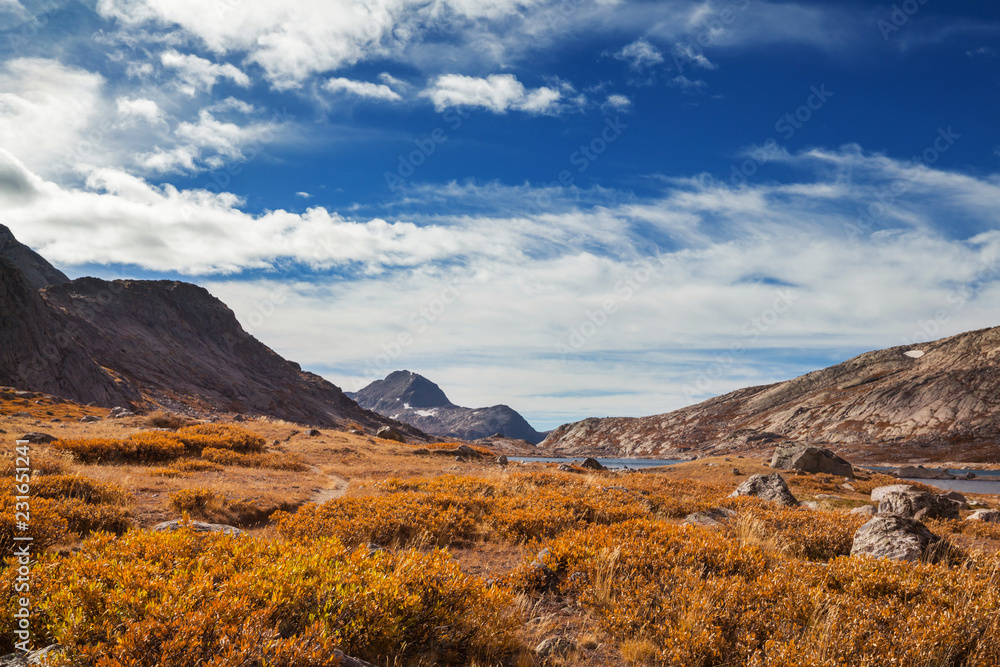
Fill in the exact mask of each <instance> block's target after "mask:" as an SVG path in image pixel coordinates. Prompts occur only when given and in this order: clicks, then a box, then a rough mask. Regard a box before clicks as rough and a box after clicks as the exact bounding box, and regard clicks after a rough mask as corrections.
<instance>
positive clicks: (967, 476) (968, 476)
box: [965, 472, 976, 479]
mask: <svg viewBox="0 0 1000 667" xmlns="http://www.w3.org/2000/svg"><path fill="white" fill-rule="evenodd" d="M975 478H976V473H974V472H967V473H965V479H975Z"/></svg>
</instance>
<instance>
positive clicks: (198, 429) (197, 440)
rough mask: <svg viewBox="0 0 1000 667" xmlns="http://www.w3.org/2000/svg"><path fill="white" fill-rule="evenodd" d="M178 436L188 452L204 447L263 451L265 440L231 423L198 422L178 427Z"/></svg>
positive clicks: (197, 450) (237, 450)
mask: <svg viewBox="0 0 1000 667" xmlns="http://www.w3.org/2000/svg"><path fill="white" fill-rule="evenodd" d="M177 437H178V438H180V439H181V440H182V441H183V442H184V445H185V446H186V447H187V448H188V451H190V452H200V451H201V450H202V449H204V448H206V447H214V448H215V449H231V450H233V451H236V452H263V451H264V448H265V447H266V445H267V442H266V441H265V440H264V438H262V437H261V436H259V435H257V434H256V433H253V432H252V431H248V430H247V429H245V428H240V427H239V426H233V425H231V424H199V425H197V426H187V427H185V428H182V429H178V431H177Z"/></svg>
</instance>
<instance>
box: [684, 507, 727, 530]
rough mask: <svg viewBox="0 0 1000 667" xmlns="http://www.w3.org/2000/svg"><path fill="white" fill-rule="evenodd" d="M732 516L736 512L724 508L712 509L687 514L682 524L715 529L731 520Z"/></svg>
mask: <svg viewBox="0 0 1000 667" xmlns="http://www.w3.org/2000/svg"><path fill="white" fill-rule="evenodd" d="M734 516H736V512H734V511H733V510H731V509H727V508H725V507H713V508H711V509H707V510H703V511H701V512H695V513H693V514H688V515H687V516H686V517H684V523H686V524H689V525H692V526H705V527H707V528H717V527H719V526H722V524H724V523H726V522H727V521H729V520H730V519H732V518H733V517H734Z"/></svg>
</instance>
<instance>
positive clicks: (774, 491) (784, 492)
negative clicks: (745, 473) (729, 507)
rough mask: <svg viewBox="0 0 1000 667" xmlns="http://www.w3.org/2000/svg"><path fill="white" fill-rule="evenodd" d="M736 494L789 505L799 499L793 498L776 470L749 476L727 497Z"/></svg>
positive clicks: (795, 503)
mask: <svg viewBox="0 0 1000 667" xmlns="http://www.w3.org/2000/svg"><path fill="white" fill-rule="evenodd" d="M738 496H751V497H754V498H760V499H761V500H768V501H770V502H774V503H778V504H779V505H787V506H789V507H792V506H795V505H798V504H799V501H798V500H796V499H795V496H793V495H792V492H791V491H789V490H788V485H787V484H786V483H785V480H784V478H783V477H782V476H781V475H779V474H778V473H776V472H775V473H771V474H770V475H754V476H752V477H750V478H749V479H747V481H745V482H743V483H742V484H740V485H739V486H738V487H736V490H735V491H733V492H732V493H731V494H730V496H729V497H730V498H736V497H738Z"/></svg>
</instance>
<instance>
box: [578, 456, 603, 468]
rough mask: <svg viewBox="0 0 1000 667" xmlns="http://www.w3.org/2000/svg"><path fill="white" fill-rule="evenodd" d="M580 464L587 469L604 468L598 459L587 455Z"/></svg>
mask: <svg viewBox="0 0 1000 667" xmlns="http://www.w3.org/2000/svg"><path fill="white" fill-rule="evenodd" d="M580 466H581V467H583V468H586V469H587V470H604V466H602V465H601V462H600V461H598V460H597V459H595V458H591V457H589V456H588V457H587V458H585V459H584V460H583V463H581V464H580Z"/></svg>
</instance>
